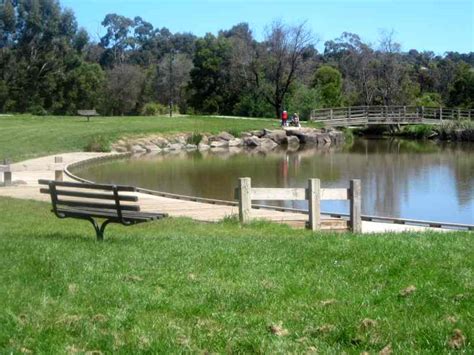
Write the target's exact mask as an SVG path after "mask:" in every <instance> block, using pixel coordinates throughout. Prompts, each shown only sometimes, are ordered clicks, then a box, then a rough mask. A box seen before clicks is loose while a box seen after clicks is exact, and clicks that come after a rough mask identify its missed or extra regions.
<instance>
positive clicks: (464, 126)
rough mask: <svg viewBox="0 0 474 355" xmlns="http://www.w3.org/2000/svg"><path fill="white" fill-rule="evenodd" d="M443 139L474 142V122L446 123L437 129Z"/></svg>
mask: <svg viewBox="0 0 474 355" xmlns="http://www.w3.org/2000/svg"><path fill="white" fill-rule="evenodd" d="M437 131H438V133H439V135H440V138H441V139H447V140H450V139H452V140H458V141H471V142H473V141H474V122H473V121H453V122H445V123H444V124H442V125H441V126H439V127H438V128H437Z"/></svg>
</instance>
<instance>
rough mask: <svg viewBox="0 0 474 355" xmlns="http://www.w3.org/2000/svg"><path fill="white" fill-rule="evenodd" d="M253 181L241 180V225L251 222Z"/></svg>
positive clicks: (239, 190)
mask: <svg viewBox="0 0 474 355" xmlns="http://www.w3.org/2000/svg"><path fill="white" fill-rule="evenodd" d="M251 193H252V180H251V178H248V177H246V178H239V189H238V198H239V220H240V223H249V222H250V211H251V209H252V196H251Z"/></svg>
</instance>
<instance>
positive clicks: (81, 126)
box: [0, 115, 279, 161]
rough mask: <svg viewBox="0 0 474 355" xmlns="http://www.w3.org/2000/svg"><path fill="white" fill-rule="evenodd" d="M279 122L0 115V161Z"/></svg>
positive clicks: (275, 124)
mask: <svg viewBox="0 0 474 355" xmlns="http://www.w3.org/2000/svg"><path fill="white" fill-rule="evenodd" d="M278 125H279V122H278V120H270V119H259V120H257V119H252V120H248V119H232V118H220V117H206V116H182V117H173V118H170V117H98V118H92V119H91V121H90V122H87V120H86V119H85V118H79V117H59V116H45V117H43V116H41V117H39V116H30V115H16V116H10V117H6V116H0V160H3V159H5V158H6V159H10V160H12V161H20V160H24V159H28V158H34V157H39V156H44V155H47V154H55V153H65V152H72V151H83V150H84V149H86V148H87V147H88V146H96V145H97V142H99V145H100V148H101V149H100V150H102V147H106V146H107V145H108V143H109V142H112V141H115V140H118V139H119V138H121V137H123V136H138V135H146V134H153V133H163V134H172V133H178V132H183V133H185V132H189V133H191V132H194V133H204V132H208V133H218V132H221V131H225V130H232V132H234V133H235V132H237V133H240V132H242V131H245V130H252V129H261V128H276V127H278Z"/></svg>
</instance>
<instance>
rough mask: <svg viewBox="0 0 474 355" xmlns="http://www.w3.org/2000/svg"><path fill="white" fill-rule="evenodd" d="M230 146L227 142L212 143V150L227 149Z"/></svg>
mask: <svg viewBox="0 0 474 355" xmlns="http://www.w3.org/2000/svg"><path fill="white" fill-rule="evenodd" d="M228 146H229V142H228V141H225V140H217V141H213V142H211V148H227V147H228Z"/></svg>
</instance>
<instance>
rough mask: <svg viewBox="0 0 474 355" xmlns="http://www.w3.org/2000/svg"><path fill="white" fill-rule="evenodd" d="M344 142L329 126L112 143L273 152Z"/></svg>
mask: <svg viewBox="0 0 474 355" xmlns="http://www.w3.org/2000/svg"><path fill="white" fill-rule="evenodd" d="M343 143H344V134H343V133H342V132H341V131H337V130H335V129H332V128H329V129H326V128H322V129H316V128H285V129H277V130H268V129H262V130H255V131H249V132H243V133H241V134H240V136H239V137H236V136H234V135H232V134H230V133H228V132H221V133H219V134H215V135H211V134H193V133H179V134H175V135H172V136H164V135H152V136H147V137H138V138H137V137H134V138H123V139H120V140H118V141H117V142H115V143H113V144H112V151H113V152H117V153H133V154H142V153H158V152H170V151H179V150H200V151H207V150H213V149H219V148H220V149H222V148H246V149H256V150H260V151H271V150H273V149H275V148H277V147H280V146H283V147H287V148H288V149H290V150H298V149H299V148H300V147H303V146H304V147H326V148H327V147H329V146H336V145H340V144H343Z"/></svg>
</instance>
